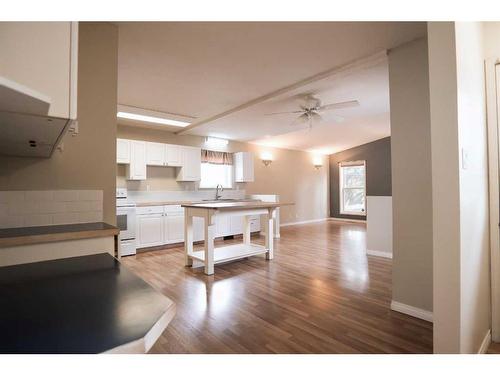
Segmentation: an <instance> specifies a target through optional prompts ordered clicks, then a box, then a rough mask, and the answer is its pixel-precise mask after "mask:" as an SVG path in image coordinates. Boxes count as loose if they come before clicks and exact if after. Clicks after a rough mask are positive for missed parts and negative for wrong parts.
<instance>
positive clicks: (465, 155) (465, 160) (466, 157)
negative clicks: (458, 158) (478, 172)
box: [462, 148, 469, 169]
mask: <svg viewBox="0 0 500 375" xmlns="http://www.w3.org/2000/svg"><path fill="white" fill-rule="evenodd" d="M468 168H469V152H468V151H467V150H466V149H465V148H462V169H468Z"/></svg>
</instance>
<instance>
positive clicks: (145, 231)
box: [137, 214, 165, 248]
mask: <svg viewBox="0 0 500 375" xmlns="http://www.w3.org/2000/svg"><path fill="white" fill-rule="evenodd" d="M164 243H165V241H164V216H163V214H146V215H137V247H139V248H141V247H150V246H160V245H163V244H164Z"/></svg>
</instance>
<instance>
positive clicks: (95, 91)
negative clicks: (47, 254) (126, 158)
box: [0, 23, 118, 223]
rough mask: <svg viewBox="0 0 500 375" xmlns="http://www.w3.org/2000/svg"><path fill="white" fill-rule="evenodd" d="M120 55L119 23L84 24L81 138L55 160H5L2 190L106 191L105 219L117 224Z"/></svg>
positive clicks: (0, 161) (0, 178) (80, 76)
mask: <svg viewBox="0 0 500 375" xmlns="http://www.w3.org/2000/svg"><path fill="white" fill-rule="evenodd" d="M117 52H118V32H117V28H116V27H115V26H114V25H111V24H107V23H80V30H79V58H78V124H79V134H78V135H77V136H76V137H71V136H69V135H68V136H66V137H65V139H64V151H63V152H62V153H61V152H59V151H56V152H55V153H54V155H53V156H52V158H50V159H35V158H20V157H3V156H0V165H1V166H2V167H1V168H0V190H56V189H79V190H81V189H82V190H83V189H99V190H103V192H104V221H106V222H108V223H115V220H116V212H115V210H116V209H115V184H116V178H115V169H116V167H115V162H116V142H115V139H116V93H117Z"/></svg>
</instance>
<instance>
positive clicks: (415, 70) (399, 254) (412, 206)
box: [389, 39, 432, 311]
mask: <svg viewBox="0 0 500 375" xmlns="http://www.w3.org/2000/svg"><path fill="white" fill-rule="evenodd" d="M428 83H429V78H428V62H427V41H426V39H419V40H417V41H415V42H411V43H408V44H405V45H403V46H400V47H398V48H395V49H393V50H391V51H390V53H389V85H390V105H391V160H392V203H393V275H392V278H393V282H392V284H393V286H392V299H393V301H396V302H400V303H403V304H406V305H410V306H412V307H416V308H419V309H423V310H426V311H432V177H431V137H430V115H429V85H428Z"/></svg>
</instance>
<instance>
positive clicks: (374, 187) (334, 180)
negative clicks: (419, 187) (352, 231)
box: [330, 137, 392, 220]
mask: <svg viewBox="0 0 500 375" xmlns="http://www.w3.org/2000/svg"><path fill="white" fill-rule="evenodd" d="M357 160H365V162H366V195H374V196H391V195H392V181H391V137H387V138H382V139H379V140H377V141H374V142H370V143H366V144H364V145H361V146H357V147H353V148H350V149H348V150H344V151H341V152H337V153H336V154H332V155H330V216H332V217H336V218H343V219H359V220H365V219H366V217H365V216H357V215H342V214H340V187H339V163H340V162H345V161H357Z"/></svg>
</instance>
